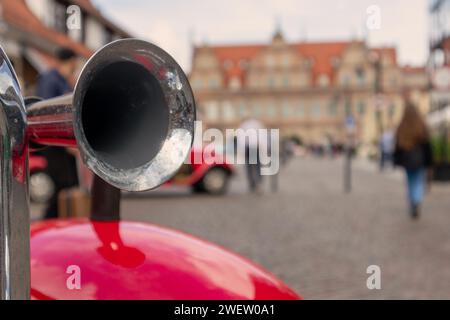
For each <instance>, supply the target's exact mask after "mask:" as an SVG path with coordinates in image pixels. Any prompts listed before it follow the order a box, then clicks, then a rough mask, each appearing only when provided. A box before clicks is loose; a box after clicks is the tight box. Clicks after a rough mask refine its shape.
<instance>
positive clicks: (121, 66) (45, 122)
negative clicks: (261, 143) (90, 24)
mask: <svg viewBox="0 0 450 320" xmlns="http://www.w3.org/2000/svg"><path fill="white" fill-rule="evenodd" d="M27 116H28V129H27V133H28V136H29V138H30V140H31V141H32V142H36V143H41V144H46V145H59V146H75V145H77V146H78V148H79V150H80V153H81V155H82V157H83V160H84V162H85V163H86V164H87V166H88V167H89V168H90V169H91V170H92V171H94V172H95V173H96V174H97V175H99V176H100V177H101V178H102V179H104V180H105V181H107V182H108V183H110V184H111V185H113V186H115V187H117V188H119V189H123V190H127V191H145V190H149V189H153V188H155V187H157V186H159V185H161V184H162V183H164V182H165V181H167V180H168V179H170V178H171V177H172V176H173V175H174V174H175V173H176V171H177V170H178V168H179V167H180V166H181V165H182V164H183V162H184V160H185V159H186V157H187V156H188V155H189V151H190V148H191V144H192V140H193V136H194V120H195V101H194V96H193V93H192V90H191V87H190V85H189V82H188V79H187V77H186V75H185V74H184V72H183V71H182V69H181V68H180V66H179V65H178V64H177V63H176V62H175V60H174V59H173V58H172V57H171V56H170V55H169V54H168V53H166V52H165V51H163V50H162V49H160V48H159V47H157V46H155V45H153V44H150V43H148V42H145V41H141V40H136V39H125V40H118V41H115V42H112V43H110V44H108V45H106V46H105V47H103V48H102V49H100V50H99V51H98V52H97V53H96V54H94V55H93V56H92V57H91V59H90V60H89V61H88V62H87V64H86V65H85V67H84V68H83V71H82V72H81V74H80V77H79V79H78V81H77V85H76V87H75V90H74V93H73V95H67V96H64V97H59V98H55V99H49V100H45V101H40V102H37V103H35V104H32V105H31V106H30V107H29V108H28V109H27Z"/></svg>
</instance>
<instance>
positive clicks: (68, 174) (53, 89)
mask: <svg viewBox="0 0 450 320" xmlns="http://www.w3.org/2000/svg"><path fill="white" fill-rule="evenodd" d="M56 56H57V58H58V62H59V63H58V66H57V67H56V68H55V69H52V70H50V71H48V72H46V73H44V74H42V75H41V76H40V77H39V79H38V84H37V91H36V94H37V96H39V97H40V98H43V99H49V98H54V97H58V96H61V95H64V94H66V93H70V92H71V91H72V85H71V83H72V82H73V81H72V78H73V76H74V73H75V70H76V67H77V55H76V54H75V52H74V51H72V50H71V49H68V48H62V49H59V50H58V51H57V52H56ZM38 154H41V155H42V156H44V157H45V158H46V159H47V162H48V168H47V171H48V173H49V175H50V176H51V177H52V179H53V180H54V183H55V191H54V193H53V195H52V197H51V199H50V200H49V202H48V205H47V208H46V210H45V218H46V219H50V218H57V217H58V194H59V192H60V191H61V190H63V189H65V188H69V187H73V186H76V185H77V184H78V173H77V167H76V166H77V165H76V158H75V157H74V156H73V154H71V153H70V152H68V151H67V150H66V148H62V147H46V148H44V149H42V150H40V151H39V152H38Z"/></svg>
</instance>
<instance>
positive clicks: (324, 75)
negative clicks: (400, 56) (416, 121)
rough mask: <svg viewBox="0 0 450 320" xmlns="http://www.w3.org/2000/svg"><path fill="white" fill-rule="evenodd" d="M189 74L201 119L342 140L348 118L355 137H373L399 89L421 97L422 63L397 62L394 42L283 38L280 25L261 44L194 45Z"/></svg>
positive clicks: (397, 109) (422, 101)
mask: <svg viewBox="0 0 450 320" xmlns="http://www.w3.org/2000/svg"><path fill="white" fill-rule="evenodd" d="M190 80H191V84H192V86H193V90H194V93H195V96H196V99H197V105H198V108H199V118H200V119H202V120H203V121H204V123H205V124H206V125H207V126H209V127H216V128H220V129H226V128H235V127H238V126H239V124H240V123H241V122H242V121H243V119H245V118H248V117H251V118H257V119H260V120H261V121H263V122H264V123H265V125H266V126H267V127H271V128H279V129H280V132H281V135H282V136H297V137H298V138H300V139H301V140H302V141H304V142H305V143H306V144H320V143H322V142H323V141H324V140H328V141H330V140H332V141H334V142H335V143H344V141H345V139H346V135H347V134H346V123H348V122H349V119H352V120H353V122H354V123H355V124H356V135H357V138H358V141H359V142H360V143H361V144H365V145H373V144H374V143H376V141H377V139H378V134H379V132H380V131H381V130H383V128H385V127H388V126H393V125H395V124H397V123H398V121H399V120H400V118H401V115H402V111H403V95H404V94H405V92H411V93H412V96H413V97H414V99H415V100H416V102H417V103H418V104H419V105H420V108H421V110H422V111H424V112H426V111H427V108H428V105H429V103H428V93H427V89H428V85H429V84H428V82H429V81H428V76H427V74H426V71H425V69H424V68H410V67H401V66H399V64H398V63H397V57H396V50H395V48H389V47H387V48H369V47H368V46H367V44H366V43H365V42H363V41H348V42H301V43H288V42H287V41H285V39H284V37H283V35H282V33H281V32H280V31H278V32H276V33H275V35H274V36H273V38H272V40H271V42H269V43H268V44H259V45H229V46H211V45H202V46H197V47H194V52H193V60H192V71H191V73H190Z"/></svg>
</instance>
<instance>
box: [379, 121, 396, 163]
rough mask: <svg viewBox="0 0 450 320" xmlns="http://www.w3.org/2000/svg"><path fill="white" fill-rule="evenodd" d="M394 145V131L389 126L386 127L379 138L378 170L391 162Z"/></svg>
mask: <svg viewBox="0 0 450 320" xmlns="http://www.w3.org/2000/svg"><path fill="white" fill-rule="evenodd" d="M394 145H395V143H394V132H393V130H392V129H391V128H388V129H386V130H385V131H384V132H383V134H382V135H381V139H380V171H383V170H384V169H385V168H386V165H392V164H393V163H392V156H393V153H394V148H395V146H394Z"/></svg>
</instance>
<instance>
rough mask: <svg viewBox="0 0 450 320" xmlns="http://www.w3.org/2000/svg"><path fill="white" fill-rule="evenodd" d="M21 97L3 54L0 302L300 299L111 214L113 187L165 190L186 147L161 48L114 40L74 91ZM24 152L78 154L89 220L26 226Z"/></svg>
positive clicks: (247, 269) (163, 232) (191, 244)
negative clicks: (45, 148) (43, 149)
mask: <svg viewBox="0 0 450 320" xmlns="http://www.w3.org/2000/svg"><path fill="white" fill-rule="evenodd" d="M24 101H26V100H24V98H23V97H22V95H21V91H20V87H19V84H18V81H17V77H16V75H15V73H14V70H13V68H12V66H11V63H10V62H9V60H8V58H7V56H6V55H5V53H4V52H3V50H1V52H0V104H1V106H0V138H1V139H0V141H1V144H0V147H1V151H2V152H1V157H2V158H1V159H0V160H1V161H0V166H1V168H0V169H1V170H0V174H1V190H2V192H1V193H0V204H1V211H0V225H1V230H2V231H1V232H0V298H1V299H29V298H33V299H187V300H192V299H298V298H299V296H298V295H297V294H296V293H295V292H294V291H292V290H291V289H289V288H288V287H287V286H286V285H285V284H283V283H282V282H281V281H280V280H278V279H276V278H275V277H274V276H273V275H271V274H270V273H268V272H266V271H264V270H263V269H261V268H260V267H258V266H256V265H254V264H253V263H251V262H249V261H247V260H246V259H244V258H241V257H238V256H237V255H235V254H232V253H230V252H228V251H226V250H224V249H222V248H219V247H217V246H215V245H213V244H210V243H207V242H205V241H202V240H199V239H196V238H194V237H192V236H189V235H186V234H183V233H181V232H178V231H174V230H168V229H166V228H162V227H158V226H154V225H149V224H145V223H140V222H129V221H123V220H121V219H120V196H121V193H120V190H126V191H129V192H138V191H145V190H150V189H153V188H156V187H157V186H159V185H161V184H163V183H165V182H166V181H168V180H169V179H170V178H171V177H172V176H173V175H174V174H175V173H176V172H177V171H178V169H179V167H180V166H181V165H182V164H183V162H184V160H185V159H186V157H187V156H188V155H189V153H190V150H191V144H192V140H193V136H194V120H195V102H194V97H193V94H192V91H191V88H190V86H189V83H188V80H187V78H186V76H185V74H184V73H183V71H182V70H181V68H180V67H179V66H178V64H177V63H176V62H175V61H174V60H173V59H172V58H171V57H170V56H169V55H168V54H167V53H166V52H165V51H163V50H162V49H160V48H158V47H157V46H155V45H153V44H150V43H148V42H145V41H141V40H136V39H125V40H118V41H115V42H112V43H110V44H108V45H106V46H105V47H103V48H102V49H100V50H99V51H98V52H97V53H95V54H94V55H93V57H91V59H90V60H89V61H88V62H87V64H86V65H85V67H84V68H83V70H82V72H81V75H80V76H79V79H78V81H77V84H76V87H75V90H74V92H73V94H70V95H66V96H63V97H58V98H54V99H49V100H43V101H38V102H33V103H31V104H30V105H29V106H27V107H25V102H24ZM30 145H33V146H35V145H54V146H61V147H77V148H78V149H79V152H80V154H81V157H82V159H83V161H84V162H85V164H86V165H87V166H88V167H89V168H90V169H91V170H92V171H93V172H94V173H95V177H94V182H93V186H92V190H91V193H92V199H91V203H92V204H91V210H90V214H89V218H88V219H66V220H50V221H43V222H36V223H32V224H31V228H30V223H29V208H28V205H29V201H28V200H29V199H28V197H29V194H28V175H29V172H28V153H29V150H28V149H29V146H30ZM149 214H151V208H149ZM30 229H31V230H30ZM30 280H31V281H30Z"/></svg>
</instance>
